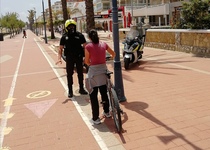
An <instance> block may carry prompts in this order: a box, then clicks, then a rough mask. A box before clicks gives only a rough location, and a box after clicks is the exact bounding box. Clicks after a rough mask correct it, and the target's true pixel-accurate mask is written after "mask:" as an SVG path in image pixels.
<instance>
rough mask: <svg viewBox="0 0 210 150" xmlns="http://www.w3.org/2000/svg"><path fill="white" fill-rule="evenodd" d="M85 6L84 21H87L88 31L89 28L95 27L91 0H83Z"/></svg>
mask: <svg viewBox="0 0 210 150" xmlns="http://www.w3.org/2000/svg"><path fill="white" fill-rule="evenodd" d="M85 6H86V22H87V29H86V32H87V33H88V32H89V31H90V30H91V29H94V28H95V21H94V11H93V0H85Z"/></svg>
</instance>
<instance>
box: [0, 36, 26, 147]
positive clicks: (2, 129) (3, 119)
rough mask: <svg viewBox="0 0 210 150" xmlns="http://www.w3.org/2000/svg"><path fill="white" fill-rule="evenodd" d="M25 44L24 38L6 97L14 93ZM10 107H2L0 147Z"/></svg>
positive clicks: (10, 96)
mask: <svg viewBox="0 0 210 150" xmlns="http://www.w3.org/2000/svg"><path fill="white" fill-rule="evenodd" d="M24 45H25V39H24V40H23V44H22V48H21V52H20V56H19V60H18V63H17V67H16V70H15V73H14V76H13V80H12V85H11V87H10V91H9V95H8V98H12V97H13V95H14V90H15V85H16V81H17V76H18V72H19V68H20V63H21V60H22V56H23V48H24ZM10 108H11V106H10V105H9V106H5V108H4V113H3V114H4V115H3V117H2V119H1V127H0V149H1V148H2V145H3V141H4V128H5V127H6V126H7V116H8V115H9V112H10Z"/></svg>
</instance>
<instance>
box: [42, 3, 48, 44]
mask: <svg viewBox="0 0 210 150" xmlns="http://www.w3.org/2000/svg"><path fill="white" fill-rule="evenodd" d="M42 10H43V19H44V39H45V43H46V44H47V33H46V22H45V13H44V1H43V0H42Z"/></svg>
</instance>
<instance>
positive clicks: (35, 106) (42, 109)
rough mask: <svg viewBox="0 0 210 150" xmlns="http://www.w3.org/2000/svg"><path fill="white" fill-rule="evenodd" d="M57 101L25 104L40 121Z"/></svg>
mask: <svg viewBox="0 0 210 150" xmlns="http://www.w3.org/2000/svg"><path fill="white" fill-rule="evenodd" d="M56 100H57V99H52V100H46V101H40V102H34V103H29V104H24V105H25V106H26V107H27V108H28V109H29V110H31V111H32V112H33V113H34V114H35V115H36V116H37V117H38V118H39V119H40V118H42V116H43V115H44V114H45V113H46V112H47V111H48V110H49V109H50V107H51V106H52V105H53V104H54V103H55V102H56Z"/></svg>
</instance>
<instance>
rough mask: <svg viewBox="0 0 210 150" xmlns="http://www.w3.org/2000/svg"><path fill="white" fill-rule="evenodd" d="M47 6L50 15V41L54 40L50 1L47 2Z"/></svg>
mask: <svg viewBox="0 0 210 150" xmlns="http://www.w3.org/2000/svg"><path fill="white" fill-rule="evenodd" d="M48 5H49V13H50V29H51V39H55V34H54V28H53V18H52V8H51V0H48Z"/></svg>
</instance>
